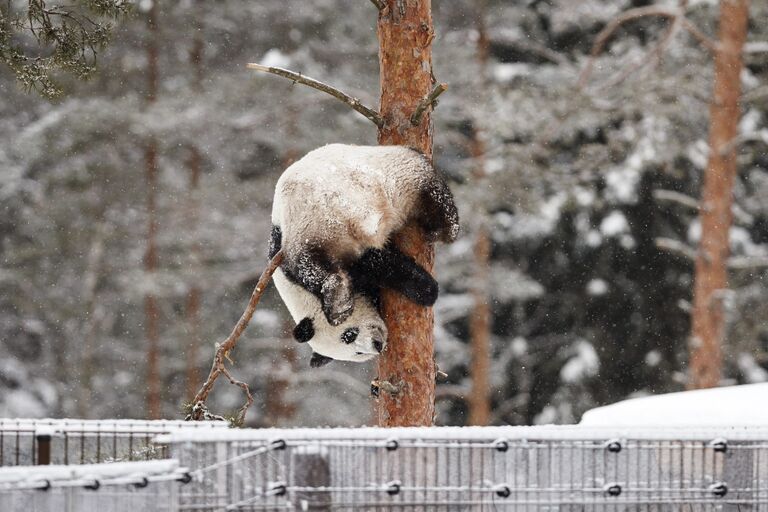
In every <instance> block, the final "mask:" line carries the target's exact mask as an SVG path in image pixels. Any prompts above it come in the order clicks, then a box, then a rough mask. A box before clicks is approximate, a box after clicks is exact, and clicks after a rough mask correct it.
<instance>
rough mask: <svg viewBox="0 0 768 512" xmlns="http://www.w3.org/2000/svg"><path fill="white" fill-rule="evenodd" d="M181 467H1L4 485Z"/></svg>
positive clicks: (163, 463)
mask: <svg viewBox="0 0 768 512" xmlns="http://www.w3.org/2000/svg"><path fill="white" fill-rule="evenodd" d="M178 468H179V463H178V461H177V460H175V459H167V460H149V461H140V462H110V463H109V464H68V465H52V466H9V467H2V468H0V484H11V483H21V482H27V481H35V482H37V481H41V480H79V479H81V478H119V477H125V476H134V475H137V476H138V475H140V476H151V475H165V474H168V473H173V472H175V471H176V470H178Z"/></svg>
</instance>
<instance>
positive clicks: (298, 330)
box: [293, 317, 315, 343]
mask: <svg viewBox="0 0 768 512" xmlns="http://www.w3.org/2000/svg"><path fill="white" fill-rule="evenodd" d="M314 335H315V326H314V325H313V324H312V319H311V318H308V317H307V318H303V319H302V320H301V322H299V323H298V324H296V327H294V328H293V337H294V338H295V339H296V341H298V342H299V343H306V342H308V341H309V340H311V339H312V337H313V336H314Z"/></svg>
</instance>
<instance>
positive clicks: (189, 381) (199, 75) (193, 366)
mask: <svg viewBox="0 0 768 512" xmlns="http://www.w3.org/2000/svg"><path fill="white" fill-rule="evenodd" d="M195 18H196V22H195V33H194V36H193V37H192V47H191V48H190V50H189V62H190V64H191V65H192V73H193V78H192V90H193V91H194V92H195V93H197V94H199V93H200V92H202V88H203V36H202V31H203V27H202V24H201V22H200V19H201V16H199V15H198V16H196V17H195ZM188 151H189V157H188V159H187V169H188V170H189V185H188V198H187V202H188V204H187V209H188V215H187V220H188V223H189V226H188V232H189V233H190V235H191V236H192V246H191V247H190V252H191V256H192V258H191V259H192V266H193V267H194V268H195V269H197V268H198V267H199V263H200V246H199V244H198V242H197V233H196V230H197V221H198V217H199V210H200V204H199V198H198V195H199V188H200V168H201V163H202V156H201V155H200V150H199V149H198V148H197V146H196V145H195V144H190V145H189V148H188ZM194 275H195V276H197V275H199V274H198V272H194ZM192 279H196V277H193V278H192ZM200 300H201V291H200V287H199V286H197V284H195V283H190V285H189V291H188V292H187V300H186V304H185V308H184V309H185V313H186V323H187V334H188V336H189V339H188V340H187V343H186V347H184V348H185V352H186V371H185V388H186V399H187V400H191V399H192V397H193V396H195V392H196V391H197V383H198V382H200V365H199V364H198V361H197V354H198V349H199V347H200Z"/></svg>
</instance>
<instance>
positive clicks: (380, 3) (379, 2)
mask: <svg viewBox="0 0 768 512" xmlns="http://www.w3.org/2000/svg"><path fill="white" fill-rule="evenodd" d="M371 3H372V4H373V5H375V6H376V8H377V9H378V10H379V11H383V10H384V9H386V8H387V4H386V3H384V0H371Z"/></svg>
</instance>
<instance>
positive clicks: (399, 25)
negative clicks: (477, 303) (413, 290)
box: [378, 0, 435, 427]
mask: <svg viewBox="0 0 768 512" xmlns="http://www.w3.org/2000/svg"><path fill="white" fill-rule="evenodd" d="M385 3H386V6H385V7H384V8H383V9H382V10H380V11H379V20H378V38H379V70H380V81H381V106H380V109H379V112H380V114H381V116H382V118H383V121H384V122H383V125H382V126H381V127H380V129H379V144H381V145H395V144H396V145H403V146H409V147H411V148H414V149H417V150H419V151H421V152H422V153H424V154H425V155H426V156H427V157H428V158H430V159H431V158H432V120H431V116H430V109H427V111H426V112H425V113H424V115H423V116H421V119H420V122H419V123H418V124H417V125H413V124H412V123H411V115H412V114H413V112H414V111H415V110H416V107H417V105H418V104H419V103H420V101H421V100H422V99H423V98H425V97H426V96H427V95H428V94H429V93H430V91H431V89H432V87H433V85H434V83H435V80H434V78H433V76H432V39H433V38H434V31H433V28H432V13H431V11H432V5H431V0H408V1H407V2H406V1H402V0H386V2H385ZM394 241H395V243H396V244H397V246H398V247H399V248H400V250H402V251H403V252H404V253H405V254H407V255H409V256H411V257H413V258H414V259H415V260H416V261H417V262H418V263H419V265H421V266H423V267H424V268H425V269H427V270H429V271H432V267H433V264H434V250H433V247H432V246H431V244H429V243H427V241H426V240H425V239H424V234H423V233H422V231H421V229H420V228H419V227H418V226H415V225H408V226H406V227H405V228H404V229H403V230H402V231H401V232H400V233H398V234H396V235H395V237H394ZM382 310H383V316H384V320H385V321H386V323H387V329H388V330H389V343H388V347H387V350H386V351H385V352H384V353H383V354H382V355H381V357H380V358H379V378H380V379H384V380H387V381H389V382H390V383H391V384H393V385H394V386H395V387H397V388H398V389H399V391H398V392H396V393H390V392H386V391H383V392H382V393H381V395H380V398H379V425H380V426H386V427H394V426H416V425H431V424H432V422H433V417H434V411H435V363H434V356H433V352H434V346H433V345H434V342H433V333H432V330H433V327H434V316H433V313H432V309H431V308H425V307H422V306H418V305H416V304H414V303H412V302H411V301H409V300H408V299H406V298H405V297H403V296H401V295H399V294H397V293H394V292H391V291H389V290H384V291H383V294H382Z"/></svg>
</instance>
